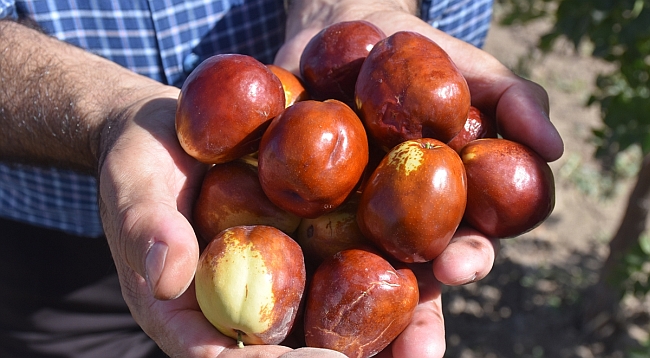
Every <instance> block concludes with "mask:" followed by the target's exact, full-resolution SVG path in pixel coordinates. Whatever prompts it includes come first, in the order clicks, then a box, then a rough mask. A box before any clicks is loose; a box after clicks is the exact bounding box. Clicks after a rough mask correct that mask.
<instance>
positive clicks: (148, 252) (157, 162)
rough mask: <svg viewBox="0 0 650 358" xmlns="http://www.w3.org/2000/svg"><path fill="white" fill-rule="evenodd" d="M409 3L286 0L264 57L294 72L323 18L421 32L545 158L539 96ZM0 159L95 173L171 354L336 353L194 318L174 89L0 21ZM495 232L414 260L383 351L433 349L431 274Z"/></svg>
mask: <svg viewBox="0 0 650 358" xmlns="http://www.w3.org/2000/svg"><path fill="white" fill-rule="evenodd" d="M415 11H416V2H415V1H406V0H404V1H397V0H396V1H389V0H386V1H377V0H341V1H333V0H313V1H308V0H296V1H294V2H293V4H292V5H291V8H290V13H289V21H288V24H287V41H286V44H285V45H284V46H283V47H282V49H281V50H280V52H279V53H278V56H277V58H276V61H275V64H277V65H280V66H282V67H285V68H288V69H290V70H292V71H293V72H294V73H297V68H298V67H297V64H298V61H299V56H300V53H301V50H302V48H304V45H305V44H306V43H307V41H308V40H309V39H310V38H311V36H313V35H314V34H315V33H317V32H318V31H319V30H320V29H322V28H323V27H324V26H327V25H328V24H331V23H334V22H337V21H344V20H353V19H365V20H368V21H370V22H372V23H374V24H376V25H378V26H379V27H380V28H382V30H384V31H385V32H386V34H388V35H390V34H392V33H394V32H395V31H398V30H412V31H418V32H420V33H423V34H425V35H427V36H429V37H430V38H432V39H434V41H436V42H437V43H438V44H440V45H441V46H442V47H443V48H444V49H445V50H446V51H447V52H448V53H449V54H450V56H451V57H452V59H453V60H454V61H455V62H456V64H457V66H458V67H459V68H460V69H461V71H462V72H463V74H464V75H465V77H466V78H467V81H468V84H469V86H470V90H471V92H472V100H473V104H474V105H475V106H477V107H478V108H480V109H481V110H484V111H485V112H486V113H489V114H493V115H495V117H496V118H497V121H498V123H499V128H500V131H501V133H503V136H504V137H506V138H509V139H512V140H515V141H519V142H522V143H525V144H528V145H529V146H530V147H531V148H533V149H534V150H535V151H537V152H538V153H539V154H540V155H541V156H542V157H543V158H544V159H546V160H547V161H553V160H556V159H558V158H559V157H560V156H561V155H562V151H563V144H562V140H561V139H560V137H559V134H558V133H557V131H556V130H555V128H554V126H553V125H552V124H551V122H550V120H549V119H548V97H547V95H546V92H545V91H544V90H543V89H542V88H541V87H540V86H538V85H536V84H534V83H532V82H529V81H526V80H523V79H521V78H519V77H517V76H515V75H514V74H512V73H511V72H510V71H509V70H507V69H506V68H505V67H504V66H503V65H502V64H500V63H499V62H498V61H497V60H495V59H494V58H493V57H491V56H490V55H488V54H487V53H485V52H483V51H481V50H478V49H476V48H474V47H473V46H471V45H468V44H465V43H463V42H462V41H459V40H456V39H453V38H451V37H449V36H448V35H446V34H444V33H442V32H440V31H438V30H435V29H433V28H432V27H431V26H429V25H428V24H426V23H424V22H423V21H421V20H420V19H418V18H417V17H416V16H414V15H413V13H414V12H415ZM0 83H1V86H0V88H1V90H0V126H2V128H3V134H4V135H3V140H2V141H0V159H1V160H3V161H17V162H26V163H33V164H41V163H47V164H50V165H51V164H54V165H57V166H60V167H64V168H72V169H76V170H79V171H82V172H86V173H91V174H94V175H97V177H98V181H99V196H100V197H99V201H100V211H101V215H102V221H103V224H104V229H105V233H106V239H107V241H108V244H109V246H110V248H111V252H112V255H113V258H114V260H115V265H116V268H117V271H118V275H119V278H120V284H121V288H122V292H123V296H124V299H125V301H126V303H127V304H128V306H129V308H130V310H131V312H132V314H133V317H134V318H135V320H136V321H137V322H138V324H139V325H140V326H141V327H142V328H143V329H144V331H145V332H146V333H147V334H148V335H150V336H151V337H152V338H153V339H154V340H155V341H156V342H157V343H158V344H159V346H160V347H161V348H162V349H163V350H164V351H165V352H166V353H167V354H169V355H170V356H172V357H176V356H178V357H180V356H182V357H217V356H218V357H278V356H282V355H284V357H285V358H287V357H300V356H301V354H303V355H304V356H311V357H314V356H316V355H315V352H318V354H321V356H323V357H330V356H331V357H337V356H339V357H340V355H338V354H336V353H334V352H328V351H323V350H318V351H303V350H296V351H291V350H290V349H289V348H288V347H284V346H247V347H245V348H244V349H239V348H236V346H235V344H234V343H235V342H234V341H233V340H231V339H230V338H226V337H224V336H223V335H221V334H219V333H218V331H217V330H216V329H215V328H213V327H212V325H210V323H209V322H208V321H207V320H206V319H205V318H204V317H203V315H202V313H201V311H200V310H199V308H198V304H197V303H196V299H195V295H194V287H193V285H192V278H193V275H194V271H195V268H196V263H197V261H198V257H199V250H200V249H199V246H200V245H199V241H198V239H197V238H196V236H195V234H194V231H193V230H192V227H191V225H190V223H189V222H188V220H187V218H188V217H190V214H191V213H190V210H191V200H192V198H194V197H195V194H196V192H197V190H198V189H199V184H200V180H201V178H202V175H203V173H204V172H205V170H206V167H205V166H204V165H203V164H200V163H198V162H196V161H195V160H193V159H192V158H190V157H189V156H188V155H186V154H185V153H184V152H183V151H182V149H181V147H180V145H179V144H178V140H177V138H176V136H175V132H174V113H175V108H176V100H177V97H178V93H179V90H178V89H177V88H174V87H169V86H164V85H162V84H159V83H157V82H155V81H153V80H151V79H148V78H146V77H143V76H140V75H137V74H134V73H132V72H130V71H128V70H126V69H124V68H122V67H120V66H118V65H116V64H114V63H112V62H109V61H107V60H104V59H102V58H99V57H97V56H95V55H92V54H90V53H88V52H85V51H83V50H81V49H78V48H75V47H73V46H70V45H67V44H64V43H62V42H59V41H57V40H55V39H52V38H50V37H47V36H45V35H43V34H41V33H38V32H37V31H34V30H31V29H29V28H27V27H25V26H22V25H20V24H16V23H13V22H9V21H0ZM498 245H499V243H498V240H491V239H489V238H486V237H483V236H481V235H479V234H478V233H477V232H476V231H473V230H469V229H461V230H459V231H458V233H457V234H456V235H455V237H454V238H453V239H452V242H451V243H450V245H449V246H448V247H447V249H445V251H444V252H443V253H442V254H441V255H440V256H439V257H438V258H437V259H436V260H434V261H433V263H427V264H420V265H417V266H415V267H414V269H415V272H416V273H417V276H418V278H419V280H420V283H421V286H422V288H421V296H420V304H419V306H418V308H417V309H416V313H415V317H414V320H413V323H412V324H411V325H409V327H407V329H406V330H405V331H404V332H403V333H402V334H401V335H400V336H399V337H398V339H397V340H395V341H394V342H393V344H392V345H391V346H389V347H388V348H387V349H386V350H384V351H383V352H381V353H380V355H379V356H380V357H442V355H443V353H444V349H445V344H444V325H443V317H442V306H441V300H440V283H442V284H448V285H460V284H465V283H468V282H473V281H476V280H479V279H481V278H483V277H484V276H485V275H487V274H488V272H489V271H490V269H491V268H492V265H493V262H494V257H495V254H496V251H497V250H498Z"/></svg>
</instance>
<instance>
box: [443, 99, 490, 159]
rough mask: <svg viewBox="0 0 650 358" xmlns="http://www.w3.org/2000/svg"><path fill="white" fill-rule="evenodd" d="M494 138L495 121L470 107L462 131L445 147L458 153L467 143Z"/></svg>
mask: <svg viewBox="0 0 650 358" xmlns="http://www.w3.org/2000/svg"><path fill="white" fill-rule="evenodd" d="M496 137H497V123H496V120H495V119H494V118H492V117H490V116H488V115H486V114H485V113H483V112H481V111H480V110H479V109H478V108H476V107H474V106H470V108H469V113H468V114H467V121H465V126H463V129H462V130H461V131H460V132H459V133H458V134H457V135H456V136H455V137H454V138H453V139H452V140H450V141H449V142H448V143H447V145H448V146H450V147H451V149H453V150H455V151H456V152H458V153H460V150H461V149H463V147H464V146H465V145H467V143H469V142H471V141H473V140H475V139H481V138H496Z"/></svg>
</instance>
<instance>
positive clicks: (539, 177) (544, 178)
mask: <svg viewBox="0 0 650 358" xmlns="http://www.w3.org/2000/svg"><path fill="white" fill-rule="evenodd" d="M460 156H461V158H462V160H463V163H464V165H465V171H466V173H467V208H466V210H465V220H466V221H467V223H469V224H470V225H471V226H473V227H474V228H476V229H477V230H479V231H480V232H482V233H483V234H485V235H487V236H488V237H495V238H507V237H514V236H518V235H521V234H523V233H525V232H527V231H530V230H532V229H533V228H535V227H536V226H538V225H539V224H541V223H542V222H543V221H544V220H545V219H546V218H547V217H548V216H549V215H550V214H551V212H552V211H553V207H554V206H555V181H554V178H553V172H552V171H551V168H550V167H549V166H548V164H547V163H546V162H545V161H544V160H543V159H542V158H541V157H540V156H539V155H538V154H537V153H535V152H534V151H533V150H531V149H530V148H528V147H526V146H524V145H522V144H519V143H516V142H513V141H509V140H506V139H501V138H485V139H478V140H475V141H472V142H470V143H468V144H467V145H466V146H465V147H464V148H463V149H462V151H461V153H460Z"/></svg>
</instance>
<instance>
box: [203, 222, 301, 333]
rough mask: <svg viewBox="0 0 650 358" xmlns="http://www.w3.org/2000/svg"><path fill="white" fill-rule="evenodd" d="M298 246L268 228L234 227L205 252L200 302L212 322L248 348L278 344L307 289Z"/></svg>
mask: <svg viewBox="0 0 650 358" xmlns="http://www.w3.org/2000/svg"><path fill="white" fill-rule="evenodd" d="M305 280H306V273H305V266H304V258H303V255H302V251H301V250H300V246H298V244H297V243H296V242H295V241H294V240H293V239H291V238H290V237H289V236H287V235H286V234H284V233H283V232H282V231H280V230H278V229H276V228H274V227H270V226H262V225H258V226H236V227H233V228H230V229H227V230H224V231H223V232H222V233H220V234H219V235H217V236H216V237H215V238H214V239H213V240H212V241H211V242H210V243H209V244H208V246H207V247H206V249H205V250H204V251H203V253H202V254H201V257H200V259H199V264H198V266H197V270H196V276H195V283H196V298H197V301H198V303H199V306H200V308H201V311H202V312H203V314H204V315H205V316H206V318H207V319H208V321H210V323H212V324H213V325H214V326H215V327H216V328H217V329H218V330H219V331H220V332H221V333H223V334H224V335H226V336H228V337H231V338H235V339H237V338H238V333H239V332H241V333H242V336H241V339H242V341H243V342H244V343H245V344H278V343H280V342H282V341H283V340H284V339H285V338H286V336H287V335H288V333H289V332H290V330H291V328H292V326H293V324H294V320H295V318H296V314H297V312H298V308H299V305H300V302H301V300H302V296H303V293H304V289H305Z"/></svg>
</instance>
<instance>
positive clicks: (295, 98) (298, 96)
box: [266, 64, 310, 107]
mask: <svg viewBox="0 0 650 358" xmlns="http://www.w3.org/2000/svg"><path fill="white" fill-rule="evenodd" d="M266 66H267V67H268V68H269V69H270V70H271V72H273V73H274V74H275V75H276V76H278V78H279V79H280V82H282V88H283V89H284V97H285V105H284V106H285V107H289V106H290V105H292V104H294V103H296V102H299V101H304V100H307V99H310V97H309V93H308V92H307V89H305V86H304V85H303V83H302V81H301V80H300V78H298V77H297V76H296V75H294V74H293V73H291V72H289V71H288V70H286V69H284V68H282V67H280V66H276V65H271V64H269V65H266Z"/></svg>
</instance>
